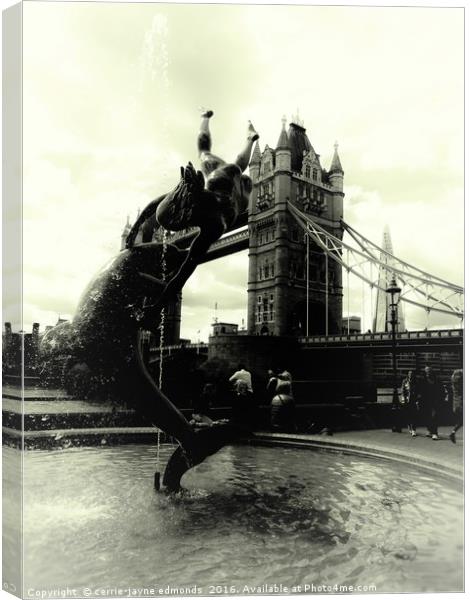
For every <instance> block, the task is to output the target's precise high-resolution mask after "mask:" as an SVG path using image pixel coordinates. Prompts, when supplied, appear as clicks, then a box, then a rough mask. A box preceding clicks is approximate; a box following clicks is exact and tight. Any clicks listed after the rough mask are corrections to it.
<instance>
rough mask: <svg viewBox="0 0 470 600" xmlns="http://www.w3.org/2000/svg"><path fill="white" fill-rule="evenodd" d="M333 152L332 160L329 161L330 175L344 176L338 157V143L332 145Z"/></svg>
mask: <svg viewBox="0 0 470 600" xmlns="http://www.w3.org/2000/svg"><path fill="white" fill-rule="evenodd" d="M334 148H335V151H334V153H333V159H332V161H331V167H330V173H342V174H343V175H344V171H343V167H342V166H341V161H340V160H339V155H338V142H335V144H334Z"/></svg>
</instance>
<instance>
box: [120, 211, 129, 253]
mask: <svg viewBox="0 0 470 600" xmlns="http://www.w3.org/2000/svg"><path fill="white" fill-rule="evenodd" d="M130 230H131V224H130V222H129V215H127V222H126V224H125V225H124V229H123V230H122V233H121V250H124V248H125V247H126V239H127V236H128V235H129V231H130Z"/></svg>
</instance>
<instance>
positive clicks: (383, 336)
mask: <svg viewBox="0 0 470 600" xmlns="http://www.w3.org/2000/svg"><path fill="white" fill-rule="evenodd" d="M396 338H397V340H420V339H429V338H460V339H463V330H462V329H437V330H428V331H401V332H398V333H397V334H396ZM391 339H392V334H391V333H389V332H378V333H350V334H338V335H328V336H326V335H314V336H312V335H310V336H308V337H307V336H303V337H299V342H300V343H301V344H312V343H313V344H314V343H320V342H323V343H324V342H332V343H335V342H338V343H339V342H363V341H391Z"/></svg>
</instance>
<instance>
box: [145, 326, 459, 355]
mask: <svg viewBox="0 0 470 600" xmlns="http://www.w3.org/2000/svg"><path fill="white" fill-rule="evenodd" d="M396 337H397V340H396V341H397V350H398V351H400V350H402V351H405V352H406V351H408V350H409V351H410V352H412V351H414V350H417V349H419V350H421V351H426V349H429V351H431V350H438V349H440V348H443V349H448V350H449V351H456V350H460V351H463V329H436V330H427V331H426V330H425V331H404V332H399V333H397V334H396ZM297 339H298V341H299V344H300V347H301V348H302V349H308V350H310V349H314V350H315V349H321V348H357V349H360V348H371V349H375V348H376V349H377V350H380V351H383V350H385V351H391V349H392V334H391V333H388V332H380V333H350V334H349V335H348V334H340V335H329V336H326V335H313V336H308V337H306V336H300V337H298V338H297ZM207 348H208V344H205V343H199V344H187V343H186V344H175V345H172V346H164V352H165V354H166V355H167V356H169V355H171V354H172V353H174V352H177V351H178V350H182V349H185V350H192V351H194V352H196V353H197V354H199V353H203V352H206V351H207ZM150 351H151V353H152V354H154V353H157V352H158V351H159V348H158V347H152V348H151V349H150Z"/></svg>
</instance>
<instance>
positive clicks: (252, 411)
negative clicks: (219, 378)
mask: <svg viewBox="0 0 470 600" xmlns="http://www.w3.org/2000/svg"><path fill="white" fill-rule="evenodd" d="M229 382H230V383H232V385H233V404H232V419H233V420H234V421H236V422H239V423H240V422H241V423H249V424H253V422H254V420H255V418H256V406H255V404H254V399H253V385H252V382H251V373H250V372H249V371H248V370H247V368H246V367H245V365H244V364H243V363H240V364H239V365H238V369H237V371H235V373H234V374H233V375H232V376H231V377H230V378H229Z"/></svg>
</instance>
